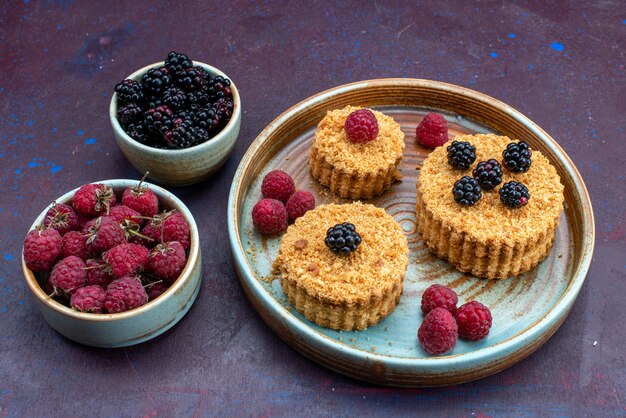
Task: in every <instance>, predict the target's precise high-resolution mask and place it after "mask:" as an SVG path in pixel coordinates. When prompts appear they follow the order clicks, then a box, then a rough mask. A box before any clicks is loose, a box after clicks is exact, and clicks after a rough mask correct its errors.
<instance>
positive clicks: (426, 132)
mask: <svg viewBox="0 0 626 418" xmlns="http://www.w3.org/2000/svg"><path fill="white" fill-rule="evenodd" d="M415 137H416V138H417V142H419V143H420V144H422V145H424V146H425V147H428V148H437V147H439V146H441V145H443V144H445V143H446V142H448V122H446V119H445V118H444V117H443V116H441V115H440V114H438V113H429V114H427V115H426V116H424V119H422V121H421V122H420V123H419V125H417V128H416V129H415Z"/></svg>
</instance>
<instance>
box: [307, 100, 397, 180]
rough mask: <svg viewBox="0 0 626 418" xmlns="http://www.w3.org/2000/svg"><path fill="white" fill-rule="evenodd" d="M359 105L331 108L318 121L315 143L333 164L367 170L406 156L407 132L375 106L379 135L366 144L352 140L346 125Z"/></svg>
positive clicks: (347, 169)
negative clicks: (403, 155) (404, 154)
mask: <svg viewBox="0 0 626 418" xmlns="http://www.w3.org/2000/svg"><path fill="white" fill-rule="evenodd" d="M359 109H362V108H361V107H355V106H346V107H344V108H343V109H337V110H330V111H328V112H327V113H326V116H325V117H324V118H323V119H322V120H321V121H320V123H319V124H318V125H317V131H316V132H315V139H314V141H313V145H314V146H315V147H317V150H318V152H319V153H320V154H321V155H322V156H324V158H326V161H327V162H328V163H329V164H331V165H332V166H334V167H335V168H337V169H340V170H343V171H346V172H355V173H359V174H366V173H376V172H378V171H380V170H384V171H386V170H389V168H390V167H392V166H393V165H395V163H396V161H397V160H398V158H400V157H401V156H402V152H403V151H404V133H403V132H402V130H401V129H400V125H398V123H397V122H396V121H395V120H393V118H392V117H391V116H387V115H385V114H383V113H381V112H378V111H376V110H372V113H374V116H376V121H377V122H378V136H377V137H376V139H374V140H373V141H370V142H367V143H364V144H355V143H352V142H350V141H349V140H348V138H347V137H346V131H345V129H344V127H343V125H344V123H345V121H346V119H347V118H348V115H349V114H350V113H352V112H354V111H355V110H359ZM370 110H371V109H370Z"/></svg>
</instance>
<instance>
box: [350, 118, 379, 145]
mask: <svg viewBox="0 0 626 418" xmlns="http://www.w3.org/2000/svg"><path fill="white" fill-rule="evenodd" d="M343 127H344V129H345V131H346V136H347V137H348V140H349V141H350V142H353V143H355V144H363V143H366V142H370V141H373V140H375V139H376V137H377V136H378V121H377V120H376V116H375V115H374V113H372V111H371V110H369V109H359V110H355V111H354V112H352V113H350V114H349V115H348V117H347V118H346V121H345V123H344V125H343Z"/></svg>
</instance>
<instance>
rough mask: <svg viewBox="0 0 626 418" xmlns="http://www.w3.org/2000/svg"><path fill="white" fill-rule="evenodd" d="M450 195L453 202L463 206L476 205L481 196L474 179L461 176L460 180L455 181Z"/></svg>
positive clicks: (478, 186)
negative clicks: (452, 196) (452, 197)
mask: <svg viewBox="0 0 626 418" xmlns="http://www.w3.org/2000/svg"><path fill="white" fill-rule="evenodd" d="M452 194H453V195H454V201H455V202H457V203H460V204H461V205H463V206H472V205H474V204H476V202H478V199H480V197H481V196H482V194H481V191H480V185H479V184H478V182H477V181H476V179H473V178H471V177H470V176H463V177H461V179H460V180H457V181H456V182H455V183H454V187H453V188H452Z"/></svg>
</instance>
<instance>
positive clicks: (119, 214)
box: [109, 204, 143, 225]
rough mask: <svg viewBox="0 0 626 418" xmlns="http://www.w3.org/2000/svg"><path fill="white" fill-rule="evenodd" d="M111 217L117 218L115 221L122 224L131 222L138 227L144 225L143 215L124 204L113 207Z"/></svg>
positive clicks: (110, 212)
mask: <svg viewBox="0 0 626 418" xmlns="http://www.w3.org/2000/svg"><path fill="white" fill-rule="evenodd" d="M109 216H112V217H113V218H115V220H116V221H117V222H119V223H120V224H122V223H124V221H131V222H134V223H136V224H138V225H142V224H143V218H142V216H141V213H139V212H137V211H136V210H134V209H131V208H129V207H128V206H126V205H124V204H122V205H117V206H114V207H112V208H111V210H110V211H109Z"/></svg>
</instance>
